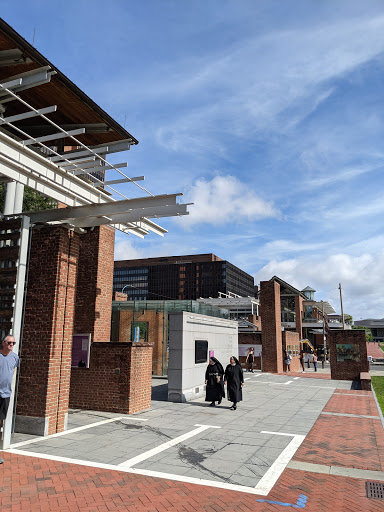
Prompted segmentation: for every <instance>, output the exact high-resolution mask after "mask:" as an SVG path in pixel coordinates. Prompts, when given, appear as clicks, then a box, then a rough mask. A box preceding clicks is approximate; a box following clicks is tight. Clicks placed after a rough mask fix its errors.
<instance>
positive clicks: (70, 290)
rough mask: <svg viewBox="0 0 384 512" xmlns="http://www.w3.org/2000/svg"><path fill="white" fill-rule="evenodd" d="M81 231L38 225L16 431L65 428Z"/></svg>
mask: <svg viewBox="0 0 384 512" xmlns="http://www.w3.org/2000/svg"><path fill="white" fill-rule="evenodd" d="M78 255H79V235H78V234H74V233H73V232H71V231H68V230H67V229H65V228H62V227H57V228H43V229H34V230H33V234H32V241H31V252H30V263H29V273H28V293H27V299H26V307H25V320H24V331H23V344H22V350H21V370H20V380H19V388H18V397H17V411H16V413H17V417H16V431H17V432H25V433H31V434H37V435H49V434H53V433H55V432H61V431H63V430H64V429H65V425H66V419H67V413H68V401H69V382H70V375H71V352H72V335H73V318H74V303H75V291H76V278H77V264H78Z"/></svg>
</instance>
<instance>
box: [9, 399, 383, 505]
mask: <svg viewBox="0 0 384 512" xmlns="http://www.w3.org/2000/svg"><path fill="white" fill-rule="evenodd" d="M323 413H331V415H327V414H321V415H320V417H319V418H318V420H317V421H316V423H315V425H314V426H313V428H312V430H311V431H310V432H309V434H308V436H307V437H306V439H305V440H304V442H303V444H302V445H301V446H300V448H299V449H298V451H297V452H296V454H295V456H294V457H293V461H292V462H291V464H296V466H295V467H298V468H299V469H291V468H290V467H289V466H288V468H287V469H285V471H284V472H283V474H282V475H281V477H280V478H279V480H278V481H277V483H276V485H275V486H274V488H273V489H272V491H271V492H270V493H269V495H268V496H267V497H263V496H260V497H258V496H255V495H250V494H247V493H243V492H235V491H229V490H221V489H219V488H211V487H207V486H200V485H194V484H188V483H182V482H176V481H171V480H167V479H162V478H161V479H160V478H150V477H145V476H141V475H135V474H132V473H123V472H119V471H108V470H104V469H98V468H94V467H88V466H80V465H77V464H67V463H62V462H57V461H51V460H46V459H42V458H34V457H28V456H20V455H15V454H10V453H7V452H5V453H4V459H5V464H4V465H3V466H1V467H0V506H1V510H2V511H3V510H12V511H22V510H25V511H32V512H34V511H50V512H52V511H71V512H72V511H77V510H81V511H89V512H101V511H114V510H128V511H132V512H163V511H171V512H176V511H177V512H179V511H180V512H196V511H207V512H221V511H235V510H236V511H240V512H241V511H244V512H245V511H247V512H248V511H279V510H280V511H284V510H291V509H292V506H286V504H287V503H289V504H291V505H295V504H297V505H296V507H295V508H302V509H303V510H304V511H305V512H312V511H331V512H359V511H368V512H370V511H372V512H376V511H377V512H379V511H380V512H382V511H383V510H384V500H377V499H368V498H367V497H366V493H365V479H364V478H363V477H362V478H351V477H350V476H336V475H334V474H328V473H329V472H327V473H325V474H324V473H323V474H322V473H320V472H319V471H324V468H326V467H330V466H332V467H335V466H336V467H337V468H342V469H343V468H344V469H345V470H346V471H347V469H346V468H355V469H359V470H371V471H372V470H373V471H377V472H379V471H381V472H383V473H377V475H381V482H384V476H383V475H384V431H383V426H382V424H381V421H380V418H379V416H378V413H377V409H376V408H375V402H374V399H373V396H372V393H371V392H362V391H350V390H344V389H342V390H340V389H337V390H335V392H334V394H333V395H332V396H331V398H330V400H329V401H328V403H327V405H326V407H325V408H324V410H323ZM334 413H336V414H340V415H333V414H334ZM343 414H348V415H352V414H355V415H358V417H355V416H344V415H343ZM367 416H371V417H367ZM376 418H377V419H376ZM303 463H310V464H312V465H313V468H315V469H314V470H313V469H312V471H307V470H305V469H301V468H300V465H303V468H304V467H305V466H304V464H303ZM317 465H319V466H317ZM324 465H325V466H324ZM316 468H318V469H316ZM313 471H316V472H313ZM372 480H374V478H372ZM300 495H303V496H304V498H302V499H303V500H304V501H300V500H299V501H298V499H299V497H300ZM258 499H263V500H269V501H272V502H275V503H267V502H265V501H263V502H258V501H257V500H258ZM305 500H306V501H305ZM277 502H279V503H280V504H279V503H277ZM284 504H285V505H284Z"/></svg>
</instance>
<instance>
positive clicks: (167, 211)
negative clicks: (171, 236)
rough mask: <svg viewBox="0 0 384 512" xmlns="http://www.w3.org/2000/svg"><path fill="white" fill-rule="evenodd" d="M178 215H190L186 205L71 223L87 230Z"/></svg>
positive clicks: (91, 218)
mask: <svg viewBox="0 0 384 512" xmlns="http://www.w3.org/2000/svg"><path fill="white" fill-rule="evenodd" d="M178 215H188V212H187V206H186V205H184V204H177V205H174V206H157V207H149V208H138V209H136V210H132V211H130V212H126V213H117V214H113V213H112V214H109V215H102V216H97V217H96V216H92V217H85V218H75V219H73V220H71V221H70V223H71V224H72V225H74V226H76V227H78V228H87V227H91V226H102V225H103V224H117V223H119V224H125V223H127V222H138V221H140V220H141V219H145V218H146V217H174V216H178ZM140 227H141V226H140ZM142 227H143V228H144V229H145V228H146V226H142ZM146 231H148V229H146Z"/></svg>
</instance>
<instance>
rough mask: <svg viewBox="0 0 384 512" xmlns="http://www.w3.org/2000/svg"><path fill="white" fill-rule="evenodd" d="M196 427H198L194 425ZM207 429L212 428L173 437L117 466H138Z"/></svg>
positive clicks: (203, 426)
mask: <svg viewBox="0 0 384 512" xmlns="http://www.w3.org/2000/svg"><path fill="white" fill-rule="evenodd" d="M195 426H198V425H195ZM209 428H212V427H211V426H210V425H199V426H198V428H195V430H191V431H190V432H187V433H186V434H183V435H181V436H178V437H175V438H174V439H171V440H170V441H167V442H166V443H163V444H161V445H160V446H156V448H152V450H148V451H147V452H144V453H141V454H140V455H137V456H136V457H132V459H128V460H126V461H125V462H122V463H121V464H119V466H118V467H119V468H130V467H132V466H135V465H136V464H139V462H143V460H147V459H149V458H151V457H153V456H154V455H157V454H158V453H160V452H163V451H164V450H167V449H168V448H171V447H172V446H175V445H177V444H179V443H182V442H183V441H186V440H187V439H189V438H191V437H193V436H196V435H197V434H200V432H204V430H207V429H209ZM213 428H221V427H213Z"/></svg>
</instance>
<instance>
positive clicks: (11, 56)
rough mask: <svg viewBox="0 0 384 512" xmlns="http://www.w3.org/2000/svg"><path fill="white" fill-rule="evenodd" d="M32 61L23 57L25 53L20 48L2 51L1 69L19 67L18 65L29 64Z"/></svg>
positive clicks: (0, 56)
mask: <svg viewBox="0 0 384 512" xmlns="http://www.w3.org/2000/svg"><path fill="white" fill-rule="evenodd" d="M30 62H32V61H31V59H30V58H29V57H25V56H23V52H22V51H21V50H20V49H19V48H12V50H1V51H0V67H4V66H17V65H18V64H20V63H22V64H29V63H30Z"/></svg>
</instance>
